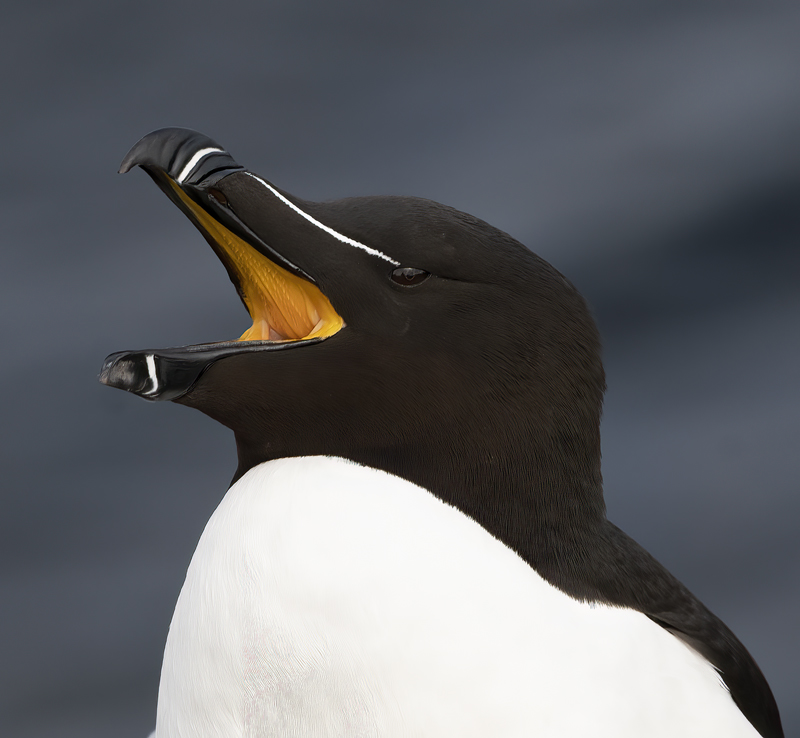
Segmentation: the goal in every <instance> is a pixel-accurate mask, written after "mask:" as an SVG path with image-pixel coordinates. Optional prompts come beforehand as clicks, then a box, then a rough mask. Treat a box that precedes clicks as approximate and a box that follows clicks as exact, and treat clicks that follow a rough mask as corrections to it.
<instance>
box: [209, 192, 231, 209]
mask: <svg viewBox="0 0 800 738" xmlns="http://www.w3.org/2000/svg"><path fill="white" fill-rule="evenodd" d="M208 194H209V196H210V197H212V198H213V199H214V200H216V201H217V202H218V203H219V204H220V205H222V206H224V207H228V198H227V197H225V195H224V194H223V193H222V191H221V190H218V189H217V188H216V187H212V188H211V189H209V191H208Z"/></svg>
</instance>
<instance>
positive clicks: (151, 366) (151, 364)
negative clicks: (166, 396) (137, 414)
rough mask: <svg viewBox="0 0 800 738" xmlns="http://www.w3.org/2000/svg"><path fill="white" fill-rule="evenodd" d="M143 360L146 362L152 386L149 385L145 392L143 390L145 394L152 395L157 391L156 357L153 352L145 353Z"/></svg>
mask: <svg viewBox="0 0 800 738" xmlns="http://www.w3.org/2000/svg"><path fill="white" fill-rule="evenodd" d="M144 358H145V361H146V362H147V373H148V374H149V375H150V381H151V382H152V384H153V386H152V387H150V389H149V390H147V392H144V393H143V394H145V395H152V394H155V393H156V392H157V391H158V375H157V374H156V359H155V356H153V354H146V355H145V357H144Z"/></svg>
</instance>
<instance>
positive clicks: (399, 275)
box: [392, 267, 431, 287]
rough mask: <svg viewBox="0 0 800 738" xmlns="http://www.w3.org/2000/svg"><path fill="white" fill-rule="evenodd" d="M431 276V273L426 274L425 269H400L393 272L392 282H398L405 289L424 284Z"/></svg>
mask: <svg viewBox="0 0 800 738" xmlns="http://www.w3.org/2000/svg"><path fill="white" fill-rule="evenodd" d="M430 276H431V274H430V272H426V271H425V270H423V269H414V267H398V268H397V269H395V270H394V271H393V272H392V282H396V283H397V284H400V285H402V286H403V287H416V286H417V285H418V284H422V283H423V282H424V281H425V280H426V279H427V278H428V277H430Z"/></svg>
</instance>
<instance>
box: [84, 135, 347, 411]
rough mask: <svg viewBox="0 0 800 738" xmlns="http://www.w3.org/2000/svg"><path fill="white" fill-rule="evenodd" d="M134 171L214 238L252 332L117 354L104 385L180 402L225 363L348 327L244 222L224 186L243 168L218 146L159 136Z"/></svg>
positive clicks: (140, 153) (131, 156)
mask: <svg viewBox="0 0 800 738" xmlns="http://www.w3.org/2000/svg"><path fill="white" fill-rule="evenodd" d="M133 166H140V167H141V168H142V169H144V170H145V171H146V172H147V173H148V174H149V175H150V176H151V177H152V178H153V179H154V180H155V182H156V183H157V184H158V186H159V187H160V188H161V189H162V190H163V191H164V192H165V194H167V196H168V197H169V198H170V199H171V200H172V201H173V202H174V203H175V204H176V205H177V206H178V207H179V208H180V209H181V210H182V211H183V212H184V213H185V214H186V215H187V216H188V217H189V219H190V220H191V221H192V222H193V223H194V224H195V225H196V226H197V228H198V229H199V230H200V232H201V233H202V234H203V236H204V237H205V238H206V240H207V241H208V243H209V244H210V245H211V247H212V248H213V249H214V251H215V253H216V254H217V256H218V257H219V258H220V260H221V261H222V263H223V265H224V266H225V268H226V270H227V272H228V275H229V276H230V278H231V281H232V282H233V283H234V285H235V286H236V289H237V292H238V293H239V296H240V298H241V300H242V302H243V303H244V305H245V308H246V309H247V312H248V313H249V315H250V318H251V320H252V325H251V326H250V328H248V329H247V330H246V331H245V332H244V333H243V334H242V335H241V336H240V337H239V338H238V339H235V340H227V341H219V342H216V343H204V344H196V345H193V346H181V347H177V348H167V349H145V350H140V351H121V352H118V353H115V354H111V355H110V356H108V357H107V358H106V360H105V362H104V364H103V368H102V370H101V372H100V381H101V382H102V383H103V384H106V385H109V386H112V387H117V388H119V389H124V390H126V391H128V392H133V393H134V394H137V395H139V396H140V397H143V398H145V399H148V400H175V399H178V398H180V397H181V396H183V395H184V394H186V393H187V392H189V391H190V390H191V389H192V387H193V386H194V385H195V383H196V382H197V380H198V379H199V377H200V376H201V374H202V373H203V372H204V371H205V370H206V369H207V368H208V367H209V366H211V365H212V364H213V363H214V362H216V361H219V360H220V359H224V358H227V357H229V356H232V355H237V354H243V353H251V352H256V351H258V352H261V351H282V350H287V349H291V348H294V347H299V346H307V345H311V344H316V343H319V342H320V341H323V340H325V339H327V338H330V337H331V336H333V335H334V334H336V333H338V332H339V331H340V330H341V329H342V328H343V327H344V320H343V319H342V317H341V316H340V315H339V314H338V313H337V312H336V310H335V309H334V307H333V306H332V305H331V302H330V300H329V299H328V298H327V297H326V296H325V295H324V294H323V293H322V291H321V290H320V289H319V287H318V286H317V284H315V281H314V279H313V278H312V277H311V276H310V275H308V274H307V273H306V272H304V271H303V270H302V269H301V268H299V267H297V266H296V265H295V264H293V263H292V262H291V261H290V260H288V259H287V258H285V257H284V256H283V255H282V254H281V253H279V252H277V251H275V250H274V249H273V248H272V247H271V245H270V244H267V243H265V242H264V241H263V240H262V238H261V237H259V236H257V235H256V234H255V233H254V232H253V231H252V230H251V229H250V228H249V227H248V225H247V224H246V223H244V222H242V221H241V220H240V219H239V218H238V217H237V215H236V213H235V211H234V210H233V208H232V207H231V206H230V204H229V203H228V201H227V199H226V196H225V195H224V194H223V192H222V191H221V190H220V189H219V188H218V186H217V185H218V183H219V182H221V181H222V180H223V179H224V178H225V177H226V176H228V175H230V174H233V173H235V172H242V171H243V167H241V166H240V165H239V164H237V163H236V162H235V161H234V160H233V159H232V158H231V157H230V155H229V154H228V153H227V152H225V151H224V150H222V149H221V148H220V147H218V145H217V144H216V143H214V142H213V141H211V139H208V138H207V137H205V136H202V134H198V133H196V132H194V131H190V130H188V129H162V130H160V131H155V132H153V133H152V134H148V136H145V137H144V138H143V139H141V141H139V143H137V144H136V145H135V146H134V147H133V148H132V149H131V151H130V152H129V153H128V156H127V157H126V158H125V160H123V164H122V167H121V168H120V171H121V172H125V171H128V170H129V169H131V168H132V167H133ZM271 257H272V258H271Z"/></svg>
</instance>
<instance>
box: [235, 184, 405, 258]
mask: <svg viewBox="0 0 800 738" xmlns="http://www.w3.org/2000/svg"><path fill="white" fill-rule="evenodd" d="M244 174H246V175H247V176H248V177H252V178H253V179H254V180H255V181H256V182H260V183H261V184H262V185H264V187H266V188H267V189H268V190H269V191H270V192H271V193H272V194H273V195H275V197H277V198H278V199H279V200H280V201H281V202H282V203H284V204H286V205H288V206H289V207H290V208H291V209H292V210H294V211H295V212H296V213H297V214H298V215H302V216H303V217H304V218H305V219H306V220H307V221H308V222H309V223H313V224H314V225H315V226H317V228H321V229H322V230H323V231H325V233H327V234H329V235H331V236H333V237H334V238H335V239H337V240H339V241H341V242H342V243H346V244H348V246H355V247H356V248H357V249H361V250H362V251H366V252H367V253H368V254H371V255H372V256H377V257H378V258H379V259H383V260H384V261H388V262H389V263H390V264H393V265H394V266H400V262H399V261H395V260H394V259H392V258H391V257H389V256H386V254H384V253H383V252H382V251H378V250H377V249H373V248H370V247H369V246H365V245H364V244H363V243H359V242H358V241H354V240H353V239H352V238H348V237H347V236H343V235H342V234H341V233H339V232H338V231H334V230H333V228H329V227H328V226H326V225H324V224H323V223H320V222H319V221H318V220H317V219H316V218H312V217H311V216H310V215H309V214H308V213H305V212H303V211H302V210H300V208H298V207H297V205H295V204H294V203H293V202H290V201H289V200H287V199H286V198H285V197H284V196H283V195H281V193H280V192H278V191H277V190H276V189H275V188H274V187H273V186H272V185H270V184H268V183H267V182H265V181H264V180H263V179H261V177H258V176H256V175H255V174H253V173H252V172H244Z"/></svg>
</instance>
